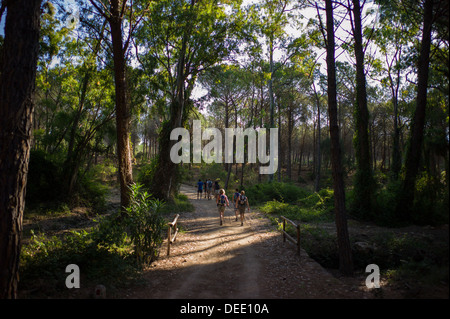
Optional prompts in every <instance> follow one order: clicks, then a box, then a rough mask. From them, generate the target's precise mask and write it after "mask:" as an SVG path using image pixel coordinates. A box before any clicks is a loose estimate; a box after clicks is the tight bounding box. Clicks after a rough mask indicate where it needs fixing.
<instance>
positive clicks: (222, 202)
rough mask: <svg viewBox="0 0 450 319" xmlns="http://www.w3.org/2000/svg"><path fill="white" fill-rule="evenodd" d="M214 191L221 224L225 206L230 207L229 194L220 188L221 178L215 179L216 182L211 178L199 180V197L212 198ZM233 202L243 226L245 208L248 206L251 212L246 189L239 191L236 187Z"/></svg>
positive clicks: (221, 223) (235, 211)
mask: <svg viewBox="0 0 450 319" xmlns="http://www.w3.org/2000/svg"><path fill="white" fill-rule="evenodd" d="M203 193H204V195H203ZM213 193H214V197H215V199H216V204H217V208H218V210H219V216H220V225H223V221H224V220H223V218H224V212H225V207H230V202H229V200H228V196H227V195H226V194H225V190H224V189H223V188H220V185H219V180H216V181H214V183H213V181H212V180H210V179H207V180H206V181H204V182H203V181H202V180H201V179H199V180H198V183H197V199H201V198H202V197H203V196H204V198H208V200H210V199H212V198H213V195H212V194H213ZM233 204H234V213H235V215H236V221H238V214H239V215H240V219H241V226H243V225H244V213H245V208H246V207H247V209H248V211H249V212H250V205H249V203H248V198H247V196H245V191H244V190H241V191H240V192H239V189H237V188H236V191H235V193H234V194H233Z"/></svg>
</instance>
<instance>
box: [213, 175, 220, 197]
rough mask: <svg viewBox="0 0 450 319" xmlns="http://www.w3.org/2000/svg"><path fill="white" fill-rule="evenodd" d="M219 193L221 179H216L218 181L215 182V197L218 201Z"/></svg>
mask: <svg viewBox="0 0 450 319" xmlns="http://www.w3.org/2000/svg"><path fill="white" fill-rule="evenodd" d="M219 192H220V185H219V179H216V181H215V182H214V195H216V201H217V198H218V197H219Z"/></svg>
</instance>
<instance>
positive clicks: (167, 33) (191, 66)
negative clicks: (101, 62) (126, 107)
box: [137, 0, 240, 199]
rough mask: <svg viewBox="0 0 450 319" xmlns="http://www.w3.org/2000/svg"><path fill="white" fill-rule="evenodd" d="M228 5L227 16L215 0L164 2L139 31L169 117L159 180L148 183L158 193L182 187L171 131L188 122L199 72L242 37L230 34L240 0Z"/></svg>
mask: <svg viewBox="0 0 450 319" xmlns="http://www.w3.org/2000/svg"><path fill="white" fill-rule="evenodd" d="M228 5H229V7H228V9H232V15H227V14H226V12H225V6H219V5H218V1H216V0H211V1H195V0H191V1H189V2H186V1H179V0H165V1H159V2H158V3H155V4H154V5H153V6H152V8H151V10H149V14H148V15H146V17H145V19H144V22H145V23H144V24H143V26H142V28H140V30H139V39H138V41H137V42H138V43H137V46H138V47H139V48H140V49H141V50H142V54H139V60H140V61H141V64H142V66H143V68H144V69H145V70H146V72H147V73H148V76H149V77H151V78H152V79H153V84H154V85H155V87H157V88H158V90H159V95H158V96H157V98H156V99H157V100H158V99H159V101H158V102H159V103H163V104H166V105H167V107H166V108H164V109H163V113H164V114H161V116H162V117H164V118H165V119H166V120H165V121H164V123H163V124H162V128H161V131H160V136H159V156H158V164H157V166H156V168H155V173H154V179H155V181H158V182H155V183H153V184H152V185H149V186H151V192H152V194H153V195H154V196H156V197H158V198H161V199H169V198H171V197H172V196H173V195H174V194H175V192H176V190H177V184H178V181H177V171H178V164H175V163H173V162H172V160H171V158H170V151H171V149H172V146H173V145H174V144H175V143H176V141H173V140H170V133H171V131H172V130H173V129H174V128H176V127H183V126H184V125H185V124H186V120H187V118H188V116H189V114H190V111H191V110H192V108H193V103H192V101H191V93H192V90H193V89H194V85H195V83H196V80H197V77H198V76H199V74H201V73H202V72H203V71H205V70H206V69H208V68H210V67H211V66H213V65H214V64H216V63H219V62H220V61H221V60H222V59H224V58H225V57H226V56H228V55H229V54H230V52H232V51H233V50H234V49H235V48H236V44H237V42H238V41H237V39H236V38H232V37H231V34H234V35H236V34H235V33H234V31H233V29H234V28H235V27H236V26H237V25H238V24H239V23H240V21H239V12H238V10H236V8H235V7H234V5H236V3H235V1H230V2H229V3H228ZM228 5H227V6H228ZM153 70H155V72H153ZM159 181H164V182H163V183H160V182H159Z"/></svg>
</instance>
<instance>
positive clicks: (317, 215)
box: [246, 183, 334, 222]
mask: <svg viewBox="0 0 450 319" xmlns="http://www.w3.org/2000/svg"><path fill="white" fill-rule="evenodd" d="M261 186H262V187H261ZM255 188H256V189H257V191H259V193H258V192H255V193H256V194H259V196H261V197H263V198H267V196H274V198H275V199H274V200H269V201H266V202H265V203H264V205H263V206H261V208H260V209H261V211H263V212H264V213H266V214H269V215H272V216H269V217H271V218H276V216H284V217H286V218H289V219H292V220H298V221H302V222H321V221H330V220H333V214H332V211H333V208H334V202H333V198H334V196H333V191H332V190H329V189H322V190H321V191H319V192H318V193H313V194H311V193H309V192H308V191H306V190H304V189H302V188H300V187H297V186H295V185H293V184H287V183H267V184H259V185H255ZM252 191H254V190H253V188H250V189H249V190H247V191H246V194H249V193H250V194H253V193H252ZM248 196H249V199H251V200H252V202H253V197H250V196H253V195H248ZM277 198H278V199H277ZM284 199H285V200H284ZM255 201H256V200H255ZM256 202H257V203H258V201H256Z"/></svg>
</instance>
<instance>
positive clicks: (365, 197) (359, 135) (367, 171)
mask: <svg viewBox="0 0 450 319" xmlns="http://www.w3.org/2000/svg"><path fill="white" fill-rule="evenodd" d="M353 18H354V30H353V36H354V40H355V58H356V107H355V122H356V132H355V134H356V136H355V152H356V162H357V172H356V182H355V209H356V210H357V211H358V213H361V214H363V215H367V214H370V213H371V211H372V205H371V203H372V200H373V198H372V197H373V186H374V183H373V175H372V159H371V155H370V141H369V111H368V109H367V92H366V77H365V73H364V48H363V42H362V27H361V7H360V4H359V0H353Z"/></svg>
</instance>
